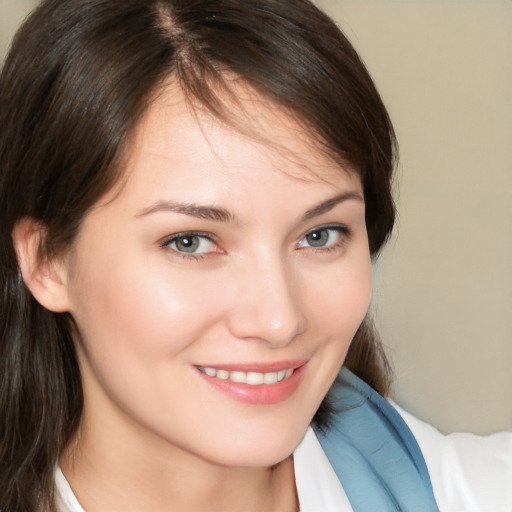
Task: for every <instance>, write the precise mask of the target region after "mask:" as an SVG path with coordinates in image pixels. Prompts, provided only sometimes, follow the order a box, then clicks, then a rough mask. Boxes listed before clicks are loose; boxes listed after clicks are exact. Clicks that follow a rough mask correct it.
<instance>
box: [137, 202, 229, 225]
mask: <svg viewBox="0 0 512 512" xmlns="http://www.w3.org/2000/svg"><path fill="white" fill-rule="evenodd" d="M159 212H173V213H180V214H182V215H189V216H190V217H196V218H198V219H205V220H213V221H216V222H226V223H228V222H229V223H233V224H234V223H237V222H238V220H237V218H236V217H235V215H234V214H233V213H231V212H230V211H229V210H226V209H225V208H218V207H216V206H202V205H198V204H194V203H176V202H173V201H158V202H156V203H155V204H153V205H151V206H149V207H148V208H145V209H144V210H142V211H141V212H140V213H138V214H137V217H144V216H146V215H150V214H152V213H159Z"/></svg>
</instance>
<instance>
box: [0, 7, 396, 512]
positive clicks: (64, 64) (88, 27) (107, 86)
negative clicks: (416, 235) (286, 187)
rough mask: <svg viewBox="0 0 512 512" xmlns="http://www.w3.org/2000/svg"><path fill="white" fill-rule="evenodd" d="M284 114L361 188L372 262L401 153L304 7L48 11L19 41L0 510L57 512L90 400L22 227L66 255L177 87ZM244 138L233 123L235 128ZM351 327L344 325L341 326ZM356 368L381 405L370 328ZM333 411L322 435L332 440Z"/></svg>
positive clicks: (2, 337)
mask: <svg viewBox="0 0 512 512" xmlns="http://www.w3.org/2000/svg"><path fill="white" fill-rule="evenodd" d="M228 75H229V76H237V77H239V78H240V79H241V80H243V81H244V82H245V83H246V84H248V85H249V86H250V87H251V88H252V89H253V90H255V91H257V92H258V93H259V94H260V95H262V96H264V97H266V98H268V99H269V100H270V101H271V102H273V103H274V104H275V105H276V106H277V107H278V108H283V109H286V110H287V111H288V112H289V113H290V115H293V116H294V117H296V118H297V119H298V120H299V121H300V122H301V123H302V124H303V125H304V126H305V127H307V129H308V130H309V132H310V133H311V134H312V137H314V138H316V139H317V140H318V141H320V144H321V145H322V146H323V148H324V149H325V151H326V152H328V153H329V155H330V156H331V157H332V158H335V159H338V160H339V161H340V162H345V163H346V162H348V163H350V164H351V166H353V167H354V168H355V169H356V170H357V172H358V173H359V175H360V177H361V180H362V183H363V189H364V195H365V201H366V223H367V229H368V236H369V243H370V251H371V254H372V256H373V257H375V256H376V255H377V253H378V252H379V250H380V249H381V247H382V245H383V244H384V242H385V240H386V239H387V237H388V236H389V234H390V232H391V229H392V226H393V222H394V204H393V199H392V195H391V180H392V172H393V168H394V155H395V138H394V134H393V129H392V126H391V123H390V121H389V118H388V114H387V112H386V110H385V108H384V106H383V104H382V101H381V99H380V97H379V94H378V93H377V91H376V89H375V87H374V84H373V82H372V80H371V78H370V76H369V75H368V73H367V71H366V69H365V67H364V65H363V64H362V62H361V60H360V59H359V57H358V55H357V54H356V52H355V50H354V49H353V48H352V46H351V45H350V43H349V42H348V41H347V39H346V38H345V36H344V35H343V34H342V33H341V32H340V30H339V29H338V28H337V27H336V26H335V24H334V23H333V22H332V21H331V20H330V19H329V18H328V17H327V16H326V15H325V14H323V13H322V12H321V11H319V10H318V9H317V8H316V7H315V6H314V5H313V4H312V3H310V2H309V1H307V0H46V1H43V2H42V3H41V5H40V6H39V7H38V8H37V9H36V10H35V11H34V13H33V14H32V15H31V17H30V18H29V19H28V20H27V21H26V22H25V24H24V26H23V27H22V28H21V29H20V31H19V32H18V34H17V35H16V37H15V39H14V42H13V44H12V48H11V51H10V53H9V55H8V57H7V59H6V62H5V65H4V67H3V70H2V74H1V77H0V204H1V205H2V206H1V208H2V212H1V215H0V509H1V510H3V511H4V512H21V511H36V510H39V509H40V507H41V506H43V507H46V508H48V509H53V505H52V502H53V490H52V489H53V472H54V468H55V464H56V463H57V461H58V457H59V454H60V453H61V451H62V449H63V448H64V446H65V445H66V443H67V442H68V441H69V439H70V438H71V436H72V435H73V433H74V432H75V431H76V429H77V427H78V425H79V422H80V418H81V412H82V403H83V397H82V387H81V381H80V372H79V368H78V364H77V359H76V354H75V349H74V344H73V338H72V334H71V329H72V320H71V318H70V317H69V315H68V314H66V313H60V314H58V313H52V312H50V311H48V310H46V309H44V308H43V307H42V306H41V305H40V304H39V303H37V302H36V300H35V299H34V298H33V297H32V296H31V294H30V292H29V291H28V289H27V288H26V286H25V285H24V283H23V280H22V278H21V274H20V271H19V267H18V263H17V260H16V255H15V251H14V248H13V243H12V231H13V228H14V226H15V224H16V223H17V222H18V221H19V220H20V219H22V218H24V217H29V218H32V219H35V220H36V221H38V222H40V223H41V225H42V226H44V233H45V236H44V239H43V240H42V241H41V248H40V255H41V258H50V257H54V256H55V255H58V254H59V253H60V252H61V251H63V250H64V249H65V248H66V247H68V246H69V245H70V244H71V242H72V241H73V239H74V237H75V236H76V234H77V232H78V231H79V229H80V224H81V222H82V220H83V218H84V216H85V215H86V214H87V212H88V210H89V209H90V207H91V206H92V205H93V204H94V203H95V202H96V201H97V200H98V199H99V198H100V196H101V195H103V194H104V193H105V192H106V191H107V190H109V189H110V188H111V187H112V186H113V184H114V183H116V180H117V179H118V178H119V176H120V174H121V171H122V166H121V165H120V161H121V157H122V154H123V146H124V144H125V143H126V141H127V140H128V138H129V135H130V134H131V133H132V132H133V129H134V126H135V125H136V123H137V121H138V120H139V119H140V117H141V115H142V114H143V112H144V111H145V109H146V108H147V106H148V103H149V102H150V99H151V97H152V95H153V94H154V93H155V92H156V91H157V90H158V88H159V87H160V86H161V84H162V83H163V81H164V80H165V79H167V78H169V77H170V76H173V77H175V78H177V79H178V81H179V83H180V84H181V87H182V88H183V90H184V91H185V93H186V95H187V97H189V98H190V99H191V101H193V102H194V103H195V104H197V105H200V106H201V107H202V108H206V109H208V110H209V111H210V112H212V113H213V114H214V115H216V116H218V117H220V118H222V119H223V120H224V121H226V120H227V122H229V115H228V114H227V112H229V105H227V104H226V101H225V100H223V99H222V98H225V97H226V96H225V94H224V93H223V94H219V91H224V92H225V91H229V83H228V80H227V78H226V77H227V76H228ZM235 124H236V122H235ZM340 314H342V312H340ZM346 365H347V366H348V367H349V368H351V369H352V370H353V371H354V372H355V373H357V374H358V375H360V376H361V377H362V378H363V379H365V380H366V381H367V382H369V383H370V384H371V385H372V386H373V387H375V389H377V390H378V391H379V392H381V393H385V392H386V391H387V387H388V385H389V368H388V366H387V363H386V359H385V356H384V354H383V351H382V348H381V345H380V343H379V341H378V339H377V338H376V336H375V333H374V330H373V329H372V328H371V325H370V322H369V321H367V322H365V323H364V324H363V326H361V328H360V329H359V331H358V333H357V335H356V338H355V339H354V341H353V343H352V346H351V349H350V351H349V354H348V357H347V360H346ZM327 416H328V408H327V407H323V408H321V409H320V411H319V413H318V415H317V417H316V421H317V422H319V423H320V424H324V423H325V421H326V418H327Z"/></svg>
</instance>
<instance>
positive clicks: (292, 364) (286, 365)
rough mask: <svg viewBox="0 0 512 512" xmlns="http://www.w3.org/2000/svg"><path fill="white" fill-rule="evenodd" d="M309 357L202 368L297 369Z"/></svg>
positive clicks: (213, 365)
mask: <svg viewBox="0 0 512 512" xmlns="http://www.w3.org/2000/svg"><path fill="white" fill-rule="evenodd" d="M306 363H307V359H302V360H289V361H276V362H273V363H229V364H228V363H226V364H224V363H219V364H200V365H196V366H201V367H202V368H215V369H216V370H227V371H229V372H257V373H271V372H278V371H281V370H289V369H293V370H295V369H297V368H299V367H301V366H304V365H305V364H306Z"/></svg>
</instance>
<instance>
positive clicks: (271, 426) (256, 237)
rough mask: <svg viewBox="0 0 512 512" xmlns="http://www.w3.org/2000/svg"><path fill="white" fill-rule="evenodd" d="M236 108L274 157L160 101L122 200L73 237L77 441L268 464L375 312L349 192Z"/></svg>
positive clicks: (296, 137) (286, 446) (268, 123)
mask: <svg viewBox="0 0 512 512" xmlns="http://www.w3.org/2000/svg"><path fill="white" fill-rule="evenodd" d="M246 108H247V110H248V112H249V114H251V115H252V118H253V120H254V122H255V126H256V125H257V126H258V130H259V132H260V133H262V134H263V135H264V137H265V139H266V140H268V141H270V142H271V143H270V142H269V143H266V144H265V143H258V142H255V141H254V140H252V139H249V138H247V137H245V136H243V135H240V134H238V133H235V132H234V131H232V130H231V129H229V128H226V127H223V126H221V125H220V124H219V123H218V122H217V121H215V120H213V119H212V118H211V117H208V116H207V115H206V114H202V113H200V112H196V113H195V114H194V113H193V112H191V111H190V109H189V108H188V107H187V106H186V103H185V101H184V99H183V96H182V93H181V92H180V91H179V89H178V88H177V87H176V86H170V87H168V88H167V89H166V90H165V91H164V92H163V93H162V95H160V96H159V98H158V99H157V100H156V101H155V102H154V103H153V105H152V106H151V107H150V109H149V111H148V112H147V114H146V116H145V117H144V118H143V120H142V121H141V123H140V126H139V127H138V130H137V134H136V137H135V139H134V141H133V143H132V146H131V148H130V154H129V155H128V156H129V158H128V163H127V171H126V173H127V174H126V175H127V177H128V179H127V181H126V183H124V184H123V186H122V187H119V189H118V190H116V191H112V192H111V193H109V194H108V195H107V196H106V197H104V198H103V199H102V200H101V201H100V202H99V203H98V204H97V205H96V206H95V208H93V209H92V211H91V212H90V213H89V214H88V215H87V216H86V218H85V220H84V223H83V225H82V228H81V231H80V233H79V236H78V238H77V240H76V242H75V244H74V246H73V247H72V249H71V251H70V254H69V255H68V257H67V259H66V263H65V265H66V266H65V269H66V276H67V277H66V279H67V281H66V283H67V288H68V297H69V308H68V309H69V311H70V312H71V314H72V316H73V317H74V319H75V321H76V324H77V327H78V331H79V333H80V336H79V338H80V339H79V340H78V341H77V346H78V354H79V360H80V365H81V369H82V378H83V385H84V396H85V407H84V422H83V429H85V434H87V431H89V434H88V435H94V432H98V433H100V434H101V435H107V434H106V433H108V435H109V436H110V437H111V438H113V439H115V440H116V441H115V442H118V443H119V445H120V446H123V447H124V448H125V449H135V448H134V447H136V446H139V447H141V449H144V450H152V449H153V448H151V447H154V448H155V449H156V448H158V450H161V452H162V453H163V452H166V450H174V451H175V452H176V453H178V452H179V453H181V454H182V455H183V454H184V455H185V456H187V455H191V456H194V457H199V458H200V459H203V460H207V461H210V462H214V463H218V464H223V465H229V466H268V465H271V464H275V463H277V462H279V461H280V460H283V459H284V458H286V457H287V456H288V455H289V454H290V453H292V452H293V450H294V449H295V447H296V446H297V444H298V443H299V442H300V440H301V438H302V436H303V434H304V432H305V430H306V429H307V427H308V425H309V423H310V422H311V419H312V416H313V415H314V413H315V411H316V410H317V408H318V406H319V404H320V403H321V401H322V399H323V398H324V396H325V394H326V393H327V391H328V390H329V387H330V386H331V384H332V382H333V380H334V378H335V376H336V374H337V372H338V370H339V368H340V365H341V364H342V362H343V360H344V358H345V355H346V353H347V349H348V347H349V344H350V341H351V340H352V337H353V336H354V333H355V332H356V330H357V328H358V326H359V324H360V323H361V321H362V320H363V317H364V315H365V313H366V311H367V308H368V305H369V302H370V295H371V262H370V256H369V251H368V241H367V234H366V227H365V216H364V202H363V196H362V188H361V183H360V180H359V178H358V177H357V176H356V175H355V174H353V173H350V172H349V171H348V170H344V169H341V168H339V167H338V166H337V165H335V164H334V163H333V162H331V161H330V160H328V159H327V158H326V157H324V156H323V155H322V154H321V153H320V152H318V151H317V150H315V149H314V148H313V147H312V145H311V144H308V142H307V136H306V135H305V134H304V132H303V131H302V130H301V129H300V128H299V126H298V125H296V124H295V123H294V122H293V120H291V119H290V118H288V117H286V116H285V115H284V114H283V113H280V112H279V111H277V110H276V109H275V110H271V109H270V107H269V106H268V105H267V106H265V104H264V102H263V101H258V100H257V99H256V98H254V97H253V98H252V101H251V102H250V101H249V100H247V104H246ZM91 432H92V433H93V434H91ZM100 434H99V435H100ZM128 447H129V448H128Z"/></svg>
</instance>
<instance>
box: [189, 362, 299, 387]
mask: <svg viewBox="0 0 512 512" xmlns="http://www.w3.org/2000/svg"><path fill="white" fill-rule="evenodd" d="M197 369H198V370H199V371H200V372H202V373H204V374H206V375H208V376H209V377H213V378H216V379H219V380H229V381H231V382H236V383H239V384H249V385H250V386H259V385H262V384H275V383H277V382H281V381H283V380H286V379H288V378H289V377H291V376H292V374H293V370H294V369H293V368H289V369H287V370H279V371H277V372H268V373H260V372H241V371H228V370H222V369H217V368H210V367H205V366H198V367H197Z"/></svg>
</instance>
